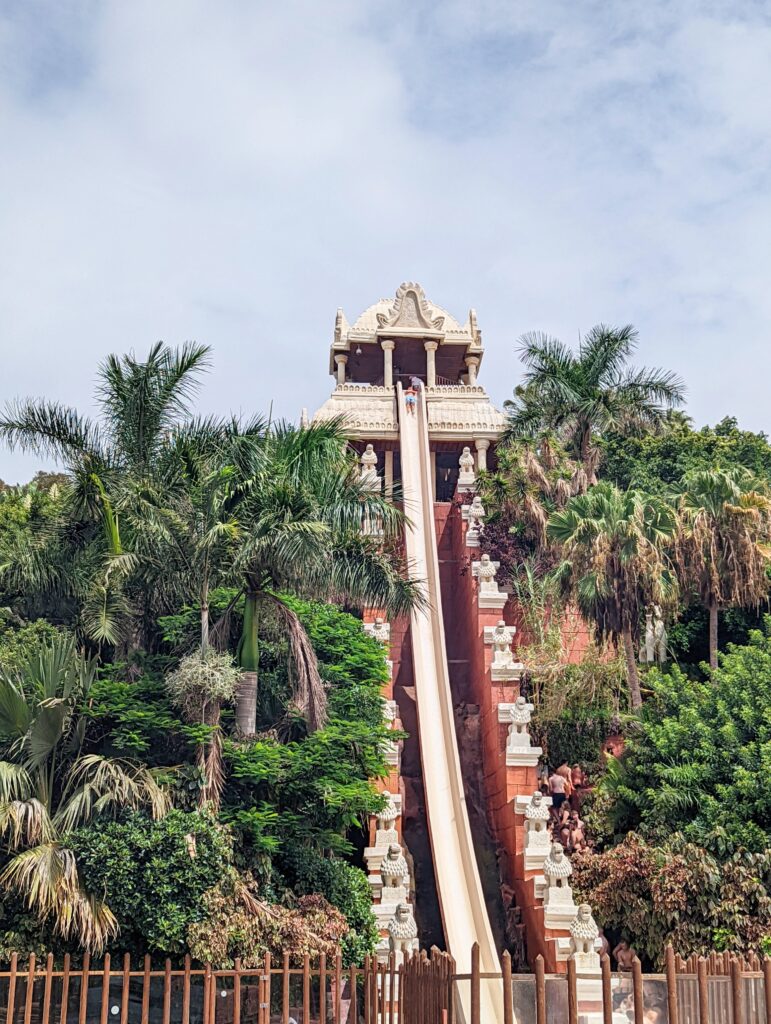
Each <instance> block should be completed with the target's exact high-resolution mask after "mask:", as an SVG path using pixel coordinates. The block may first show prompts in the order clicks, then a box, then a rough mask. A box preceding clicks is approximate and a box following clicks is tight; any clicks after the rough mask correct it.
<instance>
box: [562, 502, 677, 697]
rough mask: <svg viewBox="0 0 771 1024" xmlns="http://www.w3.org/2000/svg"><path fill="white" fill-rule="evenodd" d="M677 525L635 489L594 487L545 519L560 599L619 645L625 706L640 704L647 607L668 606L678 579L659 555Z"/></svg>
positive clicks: (667, 509)
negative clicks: (639, 644) (559, 559)
mask: <svg viewBox="0 0 771 1024" xmlns="http://www.w3.org/2000/svg"><path fill="white" fill-rule="evenodd" d="M676 526H677V519H676V516H675V512H674V510H673V509H672V507H671V506H670V505H668V504H667V503H666V502H664V501H663V500H662V499H660V498H656V497H651V496H649V495H645V494H642V493H640V492H638V491H631V490H630V491H620V490H618V488H617V487H614V486H613V485H612V484H607V483H600V484H597V486H595V487H592V488H591V489H590V490H589V491H588V492H587V493H586V494H581V495H577V496H576V497H575V498H571V500H570V501H569V502H568V504H567V505H566V507H565V508H564V509H560V510H558V511H556V512H554V513H553V514H552V516H551V518H550V519H549V525H548V528H547V533H548V536H549V537H550V538H551V539H552V540H554V541H557V542H558V543H559V544H561V545H562V554H563V559H564V561H563V563H562V565H561V566H560V567H559V570H558V572H559V576H560V579H561V580H562V582H563V586H564V588H565V592H566V595H567V596H568V597H569V598H570V599H571V600H574V601H575V602H576V604H577V605H578V609H579V611H580V612H581V614H582V615H583V616H584V617H585V618H586V619H587V620H588V621H590V622H592V623H593V624H594V626H595V629H596V631H597V633H598V635H599V637H600V638H601V639H604V638H609V639H611V640H612V641H613V642H614V643H616V644H618V643H619V641H620V642H621V643H622V644H623V649H624V656H625V659H626V667H627V675H628V680H629V692H630V697H631V702H632V707H634V708H639V707H640V705H641V704H642V695H641V692H640V678H639V674H638V671H637V659H636V657H635V640H636V638H637V636H638V633H639V624H640V618H641V615H642V613H643V610H644V609H645V608H646V607H647V606H648V605H649V604H658V605H660V606H671V605H672V604H673V602H674V599H675V597H676V594H677V578H676V576H675V572H674V569H673V567H672V565H671V564H670V560H669V557H668V555H667V553H666V550H665V548H666V545H667V544H669V543H670V542H671V541H672V540H673V538H674V535H675V532H676Z"/></svg>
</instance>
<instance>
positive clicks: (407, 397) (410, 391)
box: [404, 387, 418, 413]
mask: <svg viewBox="0 0 771 1024" xmlns="http://www.w3.org/2000/svg"><path fill="white" fill-rule="evenodd" d="M404 401H405V402H406V404H407V411H408V412H413V413H414V412H415V409H416V407H417V404H418V395H417V392H416V391H415V388H413V387H409V388H407V390H406V391H405V392H404Z"/></svg>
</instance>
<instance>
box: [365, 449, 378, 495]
mask: <svg viewBox="0 0 771 1024" xmlns="http://www.w3.org/2000/svg"><path fill="white" fill-rule="evenodd" d="M360 479H361V484H362V486H363V487H366V489H367V490H369V491H379V490H380V485H381V480H380V477H379V476H378V475H377V454H376V452H375V449H374V448H373V447H372V445H371V444H368V445H367V447H366V448H365V449H364V452H363V454H362V456H361V477H360Z"/></svg>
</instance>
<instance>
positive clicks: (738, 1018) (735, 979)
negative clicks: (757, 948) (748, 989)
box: [731, 957, 744, 1024]
mask: <svg viewBox="0 0 771 1024" xmlns="http://www.w3.org/2000/svg"><path fill="white" fill-rule="evenodd" d="M731 1001H732V1002H733V1008H734V1021H735V1022H736V1024H741V1022H743V1021H744V992H743V990H742V968H741V964H740V963H739V961H738V960H737V959H736V957H732V958H731Z"/></svg>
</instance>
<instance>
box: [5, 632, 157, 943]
mask: <svg viewBox="0 0 771 1024" xmlns="http://www.w3.org/2000/svg"><path fill="white" fill-rule="evenodd" d="M95 675H96V661H95V660H94V659H87V658H85V657H84V656H83V655H82V654H77V653H76V651H75V648H74V643H73V641H72V640H71V639H69V638H67V637H65V636H62V637H60V638H57V639H56V640H54V641H53V642H52V643H51V644H50V645H48V646H44V647H41V648H39V649H38V650H37V651H36V652H35V653H34V654H32V655H30V657H29V658H28V660H27V662H26V663H25V664H24V665H23V666H22V668H21V669H20V671H19V672H18V673H17V674H15V675H7V674H2V675H0V749H1V750H2V754H3V760H0V842H1V843H2V846H3V847H4V852H5V854H6V856H7V857H8V860H7V863H6V866H5V867H4V869H3V871H2V873H0V886H2V887H4V888H6V889H7V890H9V891H11V892H14V893H16V894H18V895H20V896H22V898H23V899H24V901H25V902H26V904H27V906H28V907H29V908H30V909H31V910H33V911H35V912H36V913H37V914H38V915H39V917H40V918H41V920H50V921H52V922H53V925H54V928H55V930H56V931H57V932H58V933H59V934H61V935H62V936H63V937H64V938H75V939H77V941H78V942H79V943H80V944H81V945H82V946H84V947H85V948H87V949H92V950H101V949H103V948H104V946H105V944H106V942H107V941H108V940H109V939H110V938H111V937H113V936H114V935H115V934H116V932H117V922H116V920H115V917H114V915H113V914H112V912H111V910H110V908H109V907H107V906H106V905H105V903H104V902H103V901H102V900H100V899H99V898H98V896H95V895H93V894H89V893H87V892H85V891H84V889H83V887H82V886H81V883H80V880H79V877H78V868H77V863H76V861H75V856H74V854H73V852H72V850H70V849H68V847H67V836H68V834H69V833H71V832H72V831H73V830H74V829H76V828H78V827H79V826H81V825H84V824H86V823H87V822H89V821H90V820H92V819H93V818H95V817H103V816H109V815H114V814H116V813H117V812H119V811H121V810H122V809H124V808H133V809H138V808H146V809H148V810H150V812H151V813H152V814H153V816H154V817H160V816H162V815H163V814H165V813H166V811H167V810H168V807H169V802H168V798H167V796H166V794H165V793H164V791H163V790H162V789H161V788H160V787H159V786H158V784H157V783H156V781H155V779H154V778H153V775H152V773H151V772H150V771H148V769H147V768H145V767H144V766H143V765H140V764H135V763H134V762H131V761H126V760H118V759H114V758H107V757H101V756H99V755H96V754H87V753H83V741H84V737H85V731H86V719H85V718H84V717H83V716H82V714H81V713H80V708H81V707H82V706H83V705H84V703H86V702H87V701H88V698H89V693H90V690H91V687H92V684H93V682H94V678H95Z"/></svg>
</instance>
